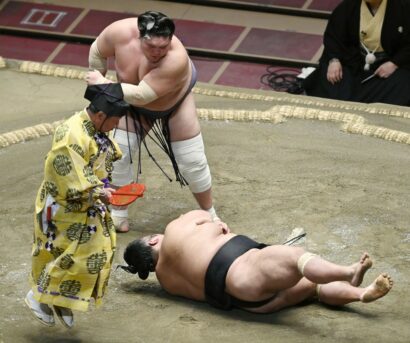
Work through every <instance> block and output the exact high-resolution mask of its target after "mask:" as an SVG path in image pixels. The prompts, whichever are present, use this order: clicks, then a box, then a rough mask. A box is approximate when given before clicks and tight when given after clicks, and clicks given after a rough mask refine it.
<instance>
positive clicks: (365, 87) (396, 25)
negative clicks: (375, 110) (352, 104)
mask: <svg viewBox="0 0 410 343" xmlns="http://www.w3.org/2000/svg"><path fill="white" fill-rule="evenodd" d="M323 43H324V51H323V55H322V56H321V58H320V63H319V68H317V69H316V70H315V71H314V72H313V73H312V74H311V75H309V77H308V78H307V79H306V80H305V83H304V88H305V90H306V93H307V94H308V95H312V96H318V97H324V98H331V99H339V100H348V101H358V102H365V103H372V102H382V103H388V104H396V105H402V106H409V105H410V0H343V1H342V2H341V3H340V4H339V5H338V6H337V7H336V9H335V10H334V11H333V13H332V14H331V16H330V19H329V22H328V24H327V27H326V30H325V33H324V39H323Z"/></svg>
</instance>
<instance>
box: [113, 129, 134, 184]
mask: <svg viewBox="0 0 410 343" xmlns="http://www.w3.org/2000/svg"><path fill="white" fill-rule="evenodd" d="M113 138H114V140H115V141H116V142H117V143H118V145H119V147H120V149H121V151H122V158H121V159H120V160H118V161H116V162H114V165H113V166H114V170H113V173H112V183H113V184H114V185H116V186H124V185H126V184H129V183H131V182H132V181H134V168H133V166H132V165H131V157H134V156H135V155H136V152H137V150H138V137H137V134H136V133H135V132H128V134H127V131H125V130H118V129H117V130H115V133H114V135H113ZM128 142H129V145H128ZM130 151H131V154H132V156H130Z"/></svg>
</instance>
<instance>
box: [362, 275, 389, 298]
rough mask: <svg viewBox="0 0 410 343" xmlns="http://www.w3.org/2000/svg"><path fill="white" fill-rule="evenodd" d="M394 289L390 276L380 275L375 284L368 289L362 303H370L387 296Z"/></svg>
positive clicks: (363, 294)
mask: <svg viewBox="0 0 410 343" xmlns="http://www.w3.org/2000/svg"><path fill="white" fill-rule="evenodd" d="M392 287H393V280H392V278H391V277H390V275H388V274H386V273H384V274H380V275H379V276H378V277H377V279H376V280H374V281H373V283H372V284H371V285H370V286H368V287H366V288H365V290H364V292H363V293H362V295H361V296H360V301H361V302H363V303H369V302H372V301H375V300H377V299H379V298H381V297H383V296H385V295H386V294H387V293H388V292H389V291H390V290H391V288H392Z"/></svg>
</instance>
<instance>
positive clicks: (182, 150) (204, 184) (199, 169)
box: [171, 134, 211, 193]
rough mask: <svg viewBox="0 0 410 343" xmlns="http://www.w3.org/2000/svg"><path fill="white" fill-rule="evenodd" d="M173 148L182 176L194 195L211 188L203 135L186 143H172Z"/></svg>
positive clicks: (185, 141)
mask: <svg viewBox="0 0 410 343" xmlns="http://www.w3.org/2000/svg"><path fill="white" fill-rule="evenodd" d="M171 148H172V151H173V153H174V156H175V160H176V161H177V163H178V168H179V170H180V171H181V174H182V175H183V177H184V178H185V180H187V181H188V184H189V189H190V190H191V192H192V193H202V192H204V191H207V190H208V189H210V188H211V173H210V171H209V166H208V161H207V160H206V156H205V148H204V142H203V141H202V135H201V134H199V135H198V136H196V137H194V138H191V139H187V140H184V141H178V142H172V143H171Z"/></svg>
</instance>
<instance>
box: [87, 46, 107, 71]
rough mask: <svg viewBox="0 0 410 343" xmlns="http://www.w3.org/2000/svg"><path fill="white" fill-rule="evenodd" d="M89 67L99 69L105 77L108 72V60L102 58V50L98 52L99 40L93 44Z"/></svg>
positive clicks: (89, 56)
mask: <svg viewBox="0 0 410 343" xmlns="http://www.w3.org/2000/svg"><path fill="white" fill-rule="evenodd" d="M88 65H89V67H90V69H97V70H98V71H99V72H101V74H103V75H104V74H105V73H106V72H107V59H106V58H105V57H103V56H101V53H100V50H98V46H97V40H95V41H94V42H93V44H91V47H90V53H89V55H88Z"/></svg>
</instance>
